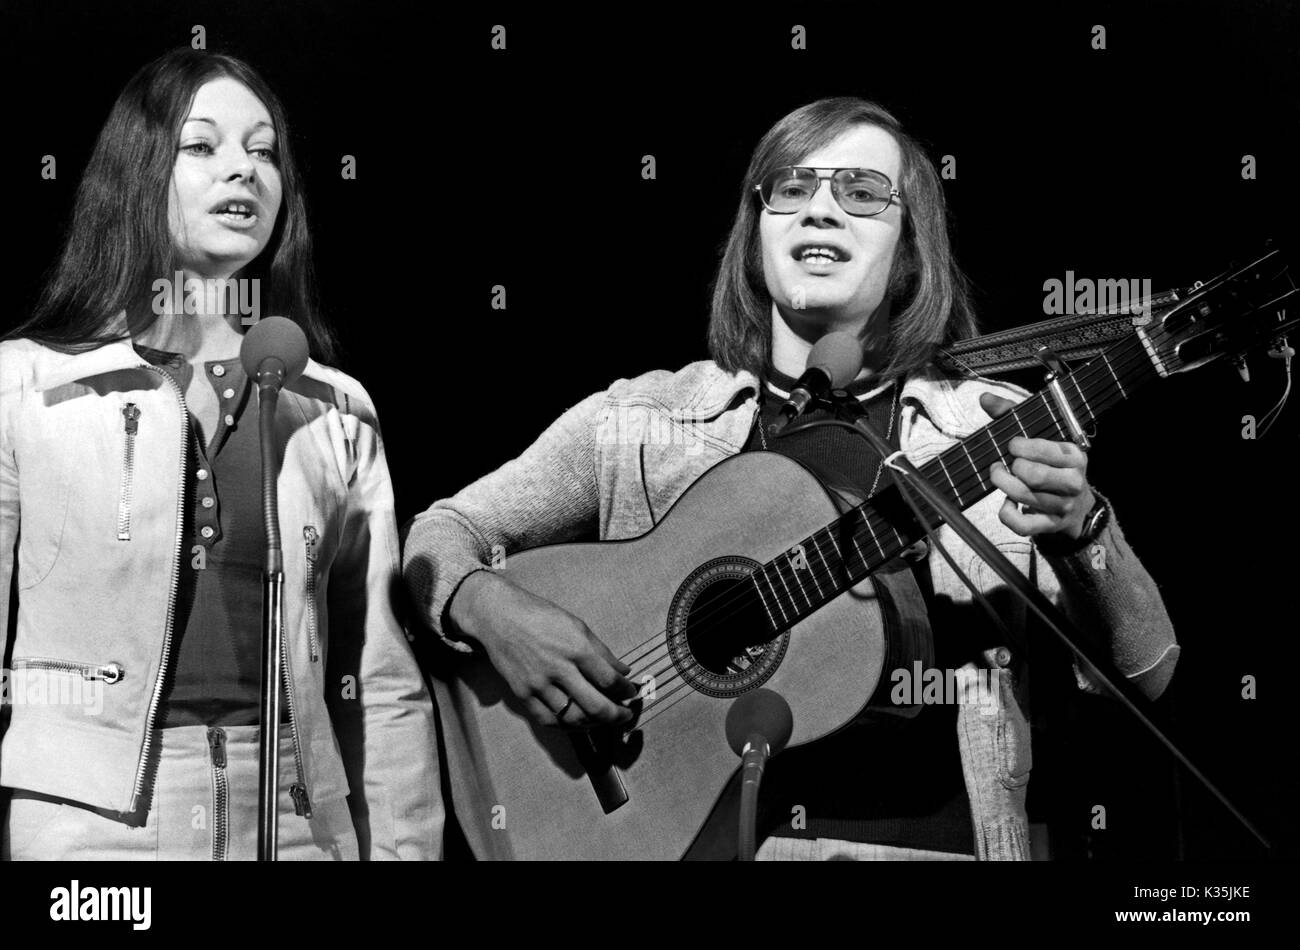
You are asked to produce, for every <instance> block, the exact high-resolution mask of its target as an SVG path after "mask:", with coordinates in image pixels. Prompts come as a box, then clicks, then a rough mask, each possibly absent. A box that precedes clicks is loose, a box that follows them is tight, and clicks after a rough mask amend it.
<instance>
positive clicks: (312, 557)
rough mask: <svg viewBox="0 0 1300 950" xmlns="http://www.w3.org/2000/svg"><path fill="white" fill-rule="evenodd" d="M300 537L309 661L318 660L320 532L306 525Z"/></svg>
mask: <svg viewBox="0 0 1300 950" xmlns="http://www.w3.org/2000/svg"><path fill="white" fill-rule="evenodd" d="M302 538H303V542H304V546H305V548H306V550H307V637H308V640H309V642H310V644H311V661H312V662H313V663H316V662H317V661H319V660H320V635H319V634H318V632H317V630H316V543H317V542H318V541H319V540H320V534H319V533H318V532H317V531H316V526H315V525H310V524H309V525H306V526H305V527H304V528H303V529H302Z"/></svg>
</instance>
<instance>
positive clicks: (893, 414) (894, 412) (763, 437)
mask: <svg viewBox="0 0 1300 950" xmlns="http://www.w3.org/2000/svg"><path fill="white" fill-rule="evenodd" d="M900 391H901V387H900V386H899V385H898V382H897V381H895V382H894V399H893V404H892V408H891V409H890V411H889V428H888V429H887V430H886V432H885V441H886V442H889V441H890V440H892V439H893V438H894V421H895V420H896V419H897V418H898V412H899V400H898V395H899V392H900ZM766 428H767V427H766V426H764V425H763V419H762V409H761V408H760V410H759V419H758V441H759V444H760V445H762V446H763V451H764V452H766V451H768V448H767V433H766V432H765V431H764V429H766ZM884 471H885V460H884V459H881V460H880V464H879V465H877V466H876V477H875V478H873V479H872V480H871V488H870V489H868V491H867V497H868V498H870V497H871V496H872V495H874V494H875V493H876V486H877V485H879V484H880V476H881V474H882V473H883V472H884Z"/></svg>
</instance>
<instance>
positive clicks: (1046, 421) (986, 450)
mask: <svg viewBox="0 0 1300 950" xmlns="http://www.w3.org/2000/svg"><path fill="white" fill-rule="evenodd" d="M1148 332H1151V333H1158V332H1160V331H1159V329H1158V324H1151V325H1149V326H1148V327H1147V328H1142V329H1139V330H1138V331H1137V332H1136V333H1132V334H1131V335H1130V336H1129V337H1128V338H1127V339H1125V340H1122V341H1120V342H1118V343H1116V344H1114V345H1112V346H1110V347H1109V348H1107V349H1106V350H1105V351H1103V352H1102V353H1101V354H1100V355H1098V356H1097V357H1095V358H1094V359H1093V360H1091V361H1090V362H1088V363H1086V364H1084V365H1083V366H1081V367H1079V368H1077V369H1075V370H1074V371H1072V372H1070V373H1068V374H1065V375H1063V376H1060V377H1058V378H1059V380H1060V383H1061V389H1062V391H1063V392H1064V394H1065V398H1066V400H1067V402H1068V403H1069V405H1070V408H1071V409H1072V410H1073V412H1074V415H1075V418H1076V419H1078V421H1079V423H1080V424H1081V425H1082V426H1083V427H1084V428H1090V427H1092V426H1093V425H1094V424H1095V422H1096V421H1097V420H1098V419H1099V418H1101V416H1102V415H1103V414H1104V413H1106V412H1108V411H1109V410H1110V409H1112V408H1114V407H1115V406H1117V405H1119V404H1120V403H1122V402H1124V401H1126V400H1128V399H1129V398H1131V397H1132V396H1133V395H1134V394H1135V393H1136V392H1137V391H1138V390H1139V389H1141V388H1142V387H1143V386H1145V385H1146V384H1147V383H1149V382H1151V381H1152V380H1154V379H1157V378H1158V377H1159V376H1160V375H1163V369H1162V368H1161V364H1160V360H1159V356H1158V353H1157V351H1156V349H1155V348H1154V347H1153V346H1152V344H1151V342H1150V336H1149V335H1148ZM1016 436H1026V437H1028V438H1044V439H1052V440H1053V441H1060V442H1065V441H1070V435H1069V430H1068V428H1067V424H1066V420H1065V419H1063V418H1062V417H1061V413H1060V410H1059V408H1058V407H1057V405H1056V402H1055V400H1054V399H1053V398H1052V395H1051V394H1050V393H1049V392H1046V391H1044V392H1040V393H1037V394H1035V395H1033V396H1030V397H1029V398H1028V399H1026V400H1024V401H1023V402H1021V403H1020V404H1018V405H1017V406H1016V407H1015V408H1014V409H1011V410H1010V411H1008V412H1006V413H1004V414H1003V415H1001V416H999V417H998V418H997V419H995V420H993V421H992V422H990V423H989V424H988V425H986V426H984V427H983V428H982V429H979V430H977V431H975V432H973V433H971V435H969V436H967V437H966V438H965V439H963V440H962V441H960V442H958V443H957V444H956V445H954V446H951V447H950V448H948V449H947V450H945V451H944V452H942V453H940V454H939V455H938V456H936V457H935V458H933V459H930V460H929V461H928V462H926V463H925V464H924V465H922V466H920V471H921V474H922V475H924V476H925V478H926V479H927V480H928V481H929V482H930V483H931V484H932V485H934V486H935V487H936V488H937V489H938V490H939V491H941V492H943V493H944V494H945V495H946V496H947V498H948V500H949V501H951V502H952V503H953V504H955V505H956V506H957V507H958V508H961V509H964V508H969V507H970V506H971V505H973V504H975V503H976V502H977V501H979V500H980V499H981V498H984V497H985V496H986V495H988V494H990V493H991V492H992V491H993V484H992V483H991V482H990V481H989V479H988V470H989V467H990V466H991V465H992V464H993V463H994V462H995V461H1001V462H1003V464H1006V465H1008V466H1009V465H1010V461H1011V455H1010V452H1009V451H1008V450H1007V443H1009V442H1010V441H1011V440H1012V439H1013V438H1015V437H1016ZM917 501H918V506H919V507H920V509H921V511H922V513H923V514H924V515H925V516H926V519H927V521H928V522H929V525H930V527H931V528H933V527H937V526H938V525H940V524H942V523H943V519H942V517H940V515H939V514H938V512H936V511H935V510H934V509H932V508H931V507H930V506H929V505H928V504H926V502H925V501H924V500H923V499H917ZM924 534H925V529H924V528H923V527H922V526H921V525H920V524H919V523H918V522H917V520H916V518H915V516H914V515H913V514H912V511H911V509H910V508H909V507H908V506H907V504H906V503H905V502H904V501H903V499H902V497H901V496H900V495H899V494H898V489H897V488H896V487H894V486H890V487H889V488H886V489H883V490H881V491H878V492H876V494H874V495H872V496H871V497H870V498H869V499H867V500H866V501H865V502H864V503H863V504H861V505H859V506H858V507H856V508H854V509H852V510H851V511H849V512H848V513H846V514H844V515H843V516H841V517H840V518H838V519H836V520H835V521H833V522H831V523H830V524H829V525H827V526H826V527H825V528H822V529H821V530H820V531H817V532H815V533H814V534H812V535H810V536H809V537H807V538H805V539H804V540H803V541H801V542H800V543H799V544H798V545H796V546H794V547H792V548H791V549H790V551H789V552H787V553H785V554H781V555H779V556H778V557H776V558H774V559H773V560H771V561H769V562H767V563H766V564H764V565H762V567H761V568H759V569H758V570H757V571H755V572H754V574H753V575H752V582H753V584H754V586H755V587H756V588H757V592H758V595H759V597H760V599H761V600H762V602H763V606H764V608H765V609H766V611H767V615H768V617H769V619H770V620H771V622H772V626H773V631H774V632H780V631H782V630H786V629H789V627H791V626H792V625H794V624H795V623H797V622H798V621H799V620H801V619H803V618H804V617H806V616H808V615H809V614H811V613H813V612H814V611H815V610H817V609H818V608H819V607H821V606H822V605H823V604H825V603H826V602H827V601H829V600H831V599H832V598H834V597H836V596H838V595H839V594H840V593H842V592H843V591H845V590H847V589H848V588H850V587H852V586H853V585H854V584H856V583H858V582H859V581H860V580H862V579H863V578H864V577H866V576H867V575H869V574H871V573H872V572H873V571H875V570H876V569H877V568H879V567H880V566H882V565H884V564H886V563H888V562H889V561H892V560H893V559H894V558H896V557H898V555H899V554H901V553H902V552H903V551H904V550H905V549H906V548H907V547H909V546H910V545H911V544H913V543H915V542H916V541H917V540H918V539H919V538H920V537H922V536H923V535H924Z"/></svg>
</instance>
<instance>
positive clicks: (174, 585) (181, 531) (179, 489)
mask: <svg viewBox="0 0 1300 950" xmlns="http://www.w3.org/2000/svg"><path fill="white" fill-rule="evenodd" d="M140 368H141V369H143V370H146V371H148V372H151V373H157V374H158V375H159V376H161V377H162V378H163V379H164V380H165V381H166V382H167V384H168V385H169V386H171V388H172V390H173V391H174V392H175V393H176V399H177V401H178V405H179V406H180V410H181V451H180V460H181V461H180V471H179V473H178V474H177V476H176V499H177V501H176V544H175V546H174V555H175V556H174V558H173V560H172V581H171V590H170V592H169V593H168V595H167V627H166V629H165V630H164V631H163V645H162V656H161V658H160V659H159V661H158V676H157V678H156V679H155V680H154V684H153V694H152V695H151V696H150V697H149V711H148V713H147V714H146V718H145V723H144V744H143V746H142V747H141V749H140V762H139V764H138V765H137V766H136V770H135V785H134V786H133V787H132V790H131V804H130V808H128V809H127V811H128V812H134V811H135V810H136V808H137V807H138V805H139V802H140V796H141V795H142V794H144V783H145V779H146V777H147V775H148V768H149V753H150V751H151V750H152V748H153V736H154V730H155V727H156V725H157V719H158V705H159V703H160V702H161V701H162V690H163V682H164V680H165V679H166V678H167V666H168V664H169V663H170V662H171V656H172V628H173V627H174V626H175V624H176V595H177V593H178V592H179V590H180V583H181V551H182V546H183V545H184V542H185V456H186V454H187V453H188V452H189V447H190V410H189V407H188V406H187V405H186V404H185V393H184V392H182V391H181V387H180V384H179V383H177V382H176V380H174V379H172V377H171V374H170V373H168V372H167V371H165V370H162V369H159V368H158V367H157V366H152V365H150V364H149V363H141V364H140Z"/></svg>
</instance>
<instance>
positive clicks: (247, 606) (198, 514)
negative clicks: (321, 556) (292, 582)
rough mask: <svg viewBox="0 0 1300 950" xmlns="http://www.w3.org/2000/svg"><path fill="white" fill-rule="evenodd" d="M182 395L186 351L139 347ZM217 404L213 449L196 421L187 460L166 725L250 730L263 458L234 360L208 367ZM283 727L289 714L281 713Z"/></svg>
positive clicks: (262, 544) (257, 675) (257, 690)
mask: <svg viewBox="0 0 1300 950" xmlns="http://www.w3.org/2000/svg"><path fill="white" fill-rule="evenodd" d="M136 350H137V352H139V353H140V355H141V356H143V357H144V358H145V359H146V360H148V361H149V362H150V363H152V364H153V365H155V366H158V367H160V368H161V369H164V370H166V371H167V372H168V373H169V374H171V376H172V378H174V379H175V380H176V382H177V383H178V384H179V385H180V387H181V390H182V392H183V391H185V390H186V388H187V387H188V384H189V380H190V375H191V373H193V372H194V369H193V367H191V366H190V365H189V363H188V362H186V360H185V358H184V357H183V356H181V355H180V354H176V353H166V352H163V351H160V350H153V349H150V348H148V347H144V346H140V345H137V346H136ZM203 371H204V375H205V377H206V378H207V380H208V382H209V383H211V384H212V388H213V390H214V391H215V392H216V395H217V399H218V401H219V402H220V407H221V409H220V417H219V421H218V425H217V431H216V433H215V435H214V436H213V438H212V440H211V447H210V448H209V447H208V446H205V445H204V439H203V436H202V435H201V434H200V432H199V427H198V425H197V424H195V422H194V420H193V417H192V416H191V421H190V441H189V451H188V452H187V455H186V460H185V524H184V528H183V535H184V542H183V544H182V551H181V582H180V588H179V591H178V593H177V599H176V616H175V621H174V626H173V631H174V632H173V639H172V669H171V675H170V677H169V678H168V681H167V684H166V687H165V691H164V693H163V703H162V709H161V719H160V722H161V724H162V726H163V727H164V728H167V727H174V726H196V725H206V726H247V725H255V724H256V723H258V722H259V721H260V719H261V669H262V661H261V652H262V559H263V557H264V554H265V550H266V528H265V525H264V524H263V522H262V479H261V472H262V460H261V450H260V447H259V445H258V431H257V400H256V398H255V397H253V396H252V385H251V382H250V380H249V378H248V376H247V374H246V373H245V372H244V369H243V366H242V365H240V361H239V359H238V358H235V359H229V360H213V361H209V362H207V363H205V364H203ZM282 714H283V715H284V717H285V719H286V721H287V719H288V709H287V708H282Z"/></svg>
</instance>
